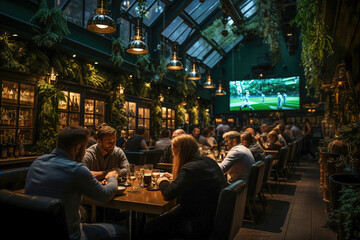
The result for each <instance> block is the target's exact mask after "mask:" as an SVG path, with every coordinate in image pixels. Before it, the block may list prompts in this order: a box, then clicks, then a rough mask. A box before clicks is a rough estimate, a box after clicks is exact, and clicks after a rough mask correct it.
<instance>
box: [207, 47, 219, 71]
mask: <svg viewBox="0 0 360 240" xmlns="http://www.w3.org/2000/svg"><path fill="white" fill-rule="evenodd" d="M216 54H218V52H217V51H216V50H213V51H212V52H211V53H210V54H209V56H207V58H206V59H205V60H204V61H203V63H204V64H206V65H207V66H209V65H208V64H209V62H210V61H211V60H212V58H213V57H215V56H216ZM209 67H210V66H209Z"/></svg>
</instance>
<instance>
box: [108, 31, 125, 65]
mask: <svg viewBox="0 0 360 240" xmlns="http://www.w3.org/2000/svg"><path fill="white" fill-rule="evenodd" d="M123 54H124V44H123V41H122V40H121V38H120V37H118V38H117V39H114V40H113V42H112V48H111V61H112V62H113V64H114V65H115V66H116V67H118V68H120V66H121V65H122V64H123V62H124V58H123V57H122V55H123Z"/></svg>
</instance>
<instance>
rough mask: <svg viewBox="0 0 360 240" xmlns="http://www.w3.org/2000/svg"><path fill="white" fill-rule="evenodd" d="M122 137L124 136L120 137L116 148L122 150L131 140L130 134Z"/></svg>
mask: <svg viewBox="0 0 360 240" xmlns="http://www.w3.org/2000/svg"><path fill="white" fill-rule="evenodd" d="M121 135H123V136H120V137H119V138H118V139H116V146H117V147H119V148H121V149H124V148H125V143H126V141H127V140H128V138H129V133H128V132H126V133H125V134H121Z"/></svg>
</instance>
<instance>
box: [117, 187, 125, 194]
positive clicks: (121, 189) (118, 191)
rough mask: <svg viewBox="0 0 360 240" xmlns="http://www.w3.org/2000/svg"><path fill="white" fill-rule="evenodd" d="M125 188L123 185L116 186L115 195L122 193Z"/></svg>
mask: <svg viewBox="0 0 360 240" xmlns="http://www.w3.org/2000/svg"><path fill="white" fill-rule="evenodd" d="M125 189H126V187H124V186H118V189H117V192H116V195H120V194H122V193H123V192H124V191H125Z"/></svg>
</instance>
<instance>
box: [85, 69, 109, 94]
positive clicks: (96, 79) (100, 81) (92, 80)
mask: <svg viewBox="0 0 360 240" xmlns="http://www.w3.org/2000/svg"><path fill="white" fill-rule="evenodd" d="M83 72H84V74H83V75H84V80H85V81H84V83H85V85H88V86H93V87H98V88H109V82H108V81H107V77H106V75H105V74H103V73H101V72H100V71H99V70H98V69H96V68H95V67H94V66H93V65H92V64H86V65H85V66H84V67H83Z"/></svg>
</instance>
